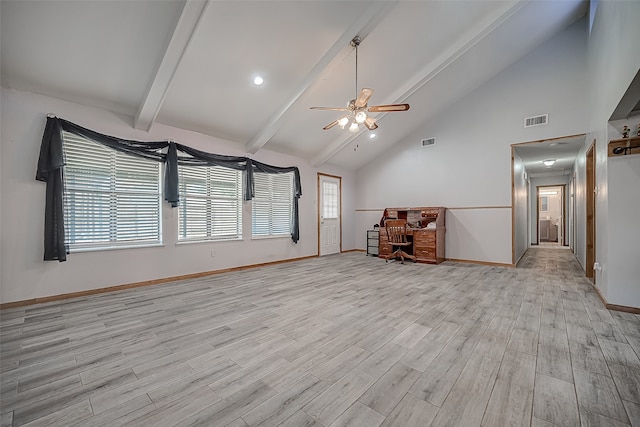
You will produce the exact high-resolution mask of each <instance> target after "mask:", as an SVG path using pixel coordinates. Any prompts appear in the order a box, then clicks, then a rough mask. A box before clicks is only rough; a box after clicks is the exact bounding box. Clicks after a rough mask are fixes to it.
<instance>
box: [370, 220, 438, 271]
mask: <svg viewBox="0 0 640 427" xmlns="http://www.w3.org/2000/svg"><path fill="white" fill-rule="evenodd" d="M445 212H446V209H445V208H442V207H435V208H434V207H418V208H387V209H385V213H386V214H385V216H384V217H383V219H382V220H381V223H382V224H380V225H381V227H380V237H379V250H378V252H379V254H380V255H388V254H391V253H392V252H393V250H392V246H391V245H390V244H389V240H388V238H387V230H386V228H385V227H384V225H383V223H384V220H386V219H387V218H397V219H406V220H407V224H409V225H410V227H409V229H408V230H407V235H408V236H409V237H408V238H409V239H410V240H412V242H413V245H412V249H413V252H412V253H413V255H415V257H416V259H417V262H422V263H429V264H439V263H441V262H442V261H444V260H445V240H444V233H445V230H446V229H445V225H444V220H445ZM432 223H433V224H435V228H427V224H432ZM430 227H433V226H430Z"/></svg>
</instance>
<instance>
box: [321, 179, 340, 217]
mask: <svg viewBox="0 0 640 427" xmlns="http://www.w3.org/2000/svg"><path fill="white" fill-rule="evenodd" d="M322 217H323V218H324V219H338V183H336V182H327V181H322Z"/></svg>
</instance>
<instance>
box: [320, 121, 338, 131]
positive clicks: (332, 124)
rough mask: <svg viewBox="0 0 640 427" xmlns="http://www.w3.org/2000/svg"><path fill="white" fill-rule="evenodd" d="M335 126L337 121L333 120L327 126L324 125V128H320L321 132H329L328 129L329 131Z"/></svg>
mask: <svg viewBox="0 0 640 427" xmlns="http://www.w3.org/2000/svg"><path fill="white" fill-rule="evenodd" d="M337 124H338V121H337V120H334V121H332V122H331V123H329V124H328V125H326V126H325V127H323V128H322V130H329V129H331V128H332V127H334V126H335V125H337Z"/></svg>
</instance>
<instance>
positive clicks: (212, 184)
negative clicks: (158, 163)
mask: <svg viewBox="0 0 640 427" xmlns="http://www.w3.org/2000/svg"><path fill="white" fill-rule="evenodd" d="M178 182H179V184H178V186H179V194H180V205H179V210H178V212H179V213H178V224H179V225H178V240H179V241H203V240H234V239H241V238H242V171H237V170H234V169H229V168H224V167H220V166H179V167H178Z"/></svg>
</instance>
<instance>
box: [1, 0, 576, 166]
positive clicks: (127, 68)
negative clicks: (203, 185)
mask: <svg viewBox="0 0 640 427" xmlns="http://www.w3.org/2000/svg"><path fill="white" fill-rule="evenodd" d="M586 3H587V2H586V1H585V0H562V1H559V0H558V1H542V0H504V1H484V0H469V1H465V0H461V1H392V2H387V1H213V0H212V1H191V0H189V1H186V2H185V1H149V0H142V1H100V0H92V1H86V0H82V1H66V0H65V1H58V0H48V1H10V0H3V1H2V2H0V16H1V43H2V45H1V48H2V49H1V70H0V72H1V82H2V85H3V86H5V87H9V88H14V89H17V90H23V91H29V92H34V93H39V94H43V95H47V96H52V97H56V98H61V99H64V100H68V101H72V102H75V103H79V104H83V105H88V106H94V107H99V108H102V109H105V110H108V111H112V112H114V113H117V114H121V115H125V116H129V117H130V118H131V125H132V126H134V127H136V128H139V129H144V130H149V129H150V128H151V127H152V126H153V125H154V124H155V123H162V124H166V125H171V126H175V127H179V128H183V129H189V130H193V131H196V132H200V133H203V134H207V135H212V136H215V137H219V138H224V139H227V140H230V141H234V142H237V143H241V144H243V145H244V146H245V150H246V152H247V153H256V152H257V151H259V150H260V149H263V148H264V149H269V150H273V151H277V152H283V153H288V154H292V155H296V156H299V157H301V158H303V159H305V160H307V161H308V162H309V163H311V164H313V165H315V166H318V165H321V164H324V163H330V164H334V165H337V166H339V167H343V168H345V169H349V170H356V169H358V168H360V167H361V166H363V165H365V164H366V163H367V162H369V161H371V160H372V159H373V158H375V157H376V156H378V155H380V154H381V153H382V152H384V151H385V150H387V149H388V148H389V147H391V146H392V145H393V144H394V143H396V142H398V141H399V140H401V139H402V138H404V137H406V136H407V135H409V134H410V133H412V132H413V131H415V129H416V128H417V127H419V126H420V125H421V124H422V123H424V121H425V120H427V119H429V118H430V117H433V116H434V115H435V114H437V113H439V112H441V111H442V110H443V109H445V108H447V107H449V106H451V105H452V104H453V103H455V102H457V101H458V100H460V99H462V98H463V97H464V96H465V95H466V94H468V93H469V92H470V91H472V90H473V89H475V88H477V87H478V86H480V85H481V84H482V83H484V82H485V81H487V80H488V79H490V78H491V77H493V76H495V75H496V74H497V73H499V72H500V71H501V70H503V69H504V68H505V67H507V66H508V65H509V64H511V63H513V62H514V61H516V60H517V59H519V58H521V57H522V56H524V55H525V54H526V53H527V52H529V51H530V50H531V49H533V48H535V47H536V46H538V45H539V44H540V43H542V42H543V41H545V40H548V39H549V38H550V37H552V36H553V35H555V34H556V33H558V32H559V31H561V30H562V29H563V28H565V27H566V26H568V25H569V24H571V23H572V22H574V21H575V20H577V19H578V18H580V17H581V16H583V15H584V13H585V11H586ZM356 35H358V36H360V37H361V39H362V42H361V44H360V47H359V52H358V76H357V77H358V88H356V83H355V78H356V73H355V52H354V48H353V47H352V46H351V45H350V41H351V40H352V39H353V38H354V36H356ZM256 75H261V76H263V78H264V80H265V82H264V84H263V85H261V86H255V85H254V84H253V83H252V80H253V77H254V76H256ZM362 87H369V88H373V89H375V93H374V94H373V96H372V98H371V100H370V102H369V104H370V105H378V104H389V103H398V102H402V103H409V104H410V105H411V109H410V110H409V111H407V112H393V113H387V114H383V113H376V114H374V116H375V117H376V119H377V123H378V124H379V126H380V127H379V128H378V129H377V130H376V131H375V134H376V137H375V138H374V139H370V138H369V135H370V133H371V132H370V131H368V130H366V129H364V128H363V130H362V131H361V132H359V133H357V134H353V133H350V132H348V131H347V130H346V129H344V130H343V129H340V128H339V127H337V126H336V127H334V128H333V129H330V130H326V131H325V130H322V128H323V126H325V125H327V124H328V123H330V122H332V121H333V120H335V119H337V118H338V117H340V113H339V112H336V111H315V110H310V109H309V107H311V106H336V107H342V106H345V105H346V103H347V102H348V101H349V100H350V99H352V98H354V97H355V95H356V92H357V89H360V88H362ZM54 113H55V112H54ZM63 118H66V117H63ZM80 124H81V123H80ZM180 142H182V143H185V144H188V141H180ZM356 147H358V148H357V150H356V149H355V148H356Z"/></svg>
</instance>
